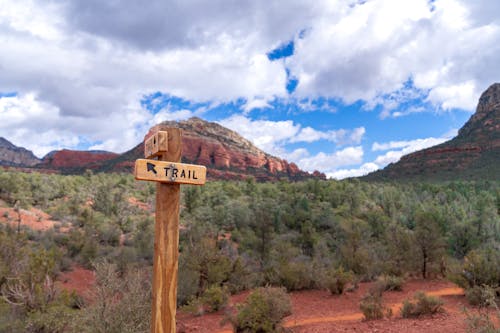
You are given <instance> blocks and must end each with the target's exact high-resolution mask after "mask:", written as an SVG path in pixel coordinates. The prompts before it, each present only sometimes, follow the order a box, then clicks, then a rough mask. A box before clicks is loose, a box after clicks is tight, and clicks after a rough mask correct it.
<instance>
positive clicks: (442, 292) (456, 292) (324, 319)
mask: <svg viewBox="0 0 500 333" xmlns="http://www.w3.org/2000/svg"><path fill="white" fill-rule="evenodd" d="M463 294H464V291H463V289H461V288H443V289H439V290H434V291H429V292H426V295H429V296H461V295H463ZM402 305H403V303H401V302H399V303H395V304H391V305H390V306H389V307H390V308H391V309H392V312H393V313H398V312H399V310H400V309H401V307H402ZM445 308H446V305H445ZM363 318H364V316H363V314H362V313H361V312H355V313H351V314H345V315H339V316H321V317H311V318H305V319H293V320H285V323H284V325H283V326H284V327H286V328H293V327H299V326H306V325H312V324H320V323H333V322H344V321H358V320H362V319H363ZM232 332H233V331H232V330H231V329H224V330H221V331H218V332H217V333H232Z"/></svg>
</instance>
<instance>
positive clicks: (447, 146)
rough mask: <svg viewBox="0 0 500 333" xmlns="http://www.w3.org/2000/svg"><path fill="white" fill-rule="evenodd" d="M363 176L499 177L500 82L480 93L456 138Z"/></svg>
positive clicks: (428, 177) (373, 178)
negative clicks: (473, 111)
mask: <svg viewBox="0 0 500 333" xmlns="http://www.w3.org/2000/svg"><path fill="white" fill-rule="evenodd" d="M364 178H365V179H368V180H379V179H380V180H384V179H417V180H425V179H438V180H454V179H493V180H498V179H500V83H495V84H493V85H492V86H490V87H489V88H488V89H487V90H486V91H485V92H484V93H483V94H482V95H481V97H480V99H479V103H478V106H477V109H476V112H475V113H474V115H472V117H471V118H470V119H469V120H468V121H467V123H466V124H465V125H464V126H463V127H462V128H461V129H460V130H459V132H458V135H457V136H456V137H455V138H453V139H452V140H450V141H447V142H444V143H442V144H440V145H437V146H434V147H431V148H427V149H424V150H421V151H417V152H414V153H412V154H408V155H406V156H403V157H402V158H401V160H400V161H399V162H397V163H394V164H389V165H388V166H387V167H386V168H385V169H383V170H379V171H376V172H374V173H371V174H369V175H367V176H365V177H364Z"/></svg>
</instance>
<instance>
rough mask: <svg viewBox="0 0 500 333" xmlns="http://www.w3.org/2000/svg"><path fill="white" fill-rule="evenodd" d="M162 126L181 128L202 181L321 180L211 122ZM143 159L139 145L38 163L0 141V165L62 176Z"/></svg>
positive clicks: (188, 158)
mask: <svg viewBox="0 0 500 333" xmlns="http://www.w3.org/2000/svg"><path fill="white" fill-rule="evenodd" d="M162 125H165V126H168V127H179V128H181V129H182V130H183V138H182V140H183V153H182V161H183V162H184V163H193V164H200V165H204V166H206V167H207V169H208V172H207V174H208V179H212V180H216V179H232V180H242V179H245V178H247V177H249V176H252V177H254V178H255V179H257V180H259V181H268V180H271V181H272V180H279V179H288V180H303V179H308V178H325V175H324V174H322V173H319V172H315V173H313V174H310V173H308V172H305V171H302V170H300V169H299V168H298V166H297V165H295V164H294V163H288V162H287V161H285V160H282V159H279V158H277V157H274V156H272V155H269V154H267V153H265V152H264V151H262V150H260V149H259V148H257V147H255V146H254V145H253V144H252V143H251V142H250V141H248V140H246V139H244V138H243V137H241V136H240V135H239V134H238V133H236V132H234V131H231V130H229V129H227V128H225V127H223V126H221V125H219V124H217V123H211V122H207V121H204V120H202V119H200V118H191V119H189V120H186V121H181V122H164V123H162ZM2 142H5V143H2ZM4 147H5V148H4ZM30 154H31V155H30ZM30 156H31V157H30ZM143 157H144V147H143V143H142V142H141V143H139V144H137V146H135V147H134V148H133V149H131V150H129V151H127V152H125V153H123V154H116V153H111V152H106V151H76V150H68V149H63V150H58V151H53V152H51V153H49V154H47V155H46V156H45V157H44V158H43V159H42V160H41V161H40V160H39V159H37V158H36V157H35V156H34V155H33V154H32V153H31V152H29V151H27V150H26V149H24V148H19V147H16V146H14V145H12V144H11V143H10V142H8V141H6V140H4V141H0V158H1V159H0V165H5V166H14V167H22V168H26V167H34V168H36V169H38V170H43V171H48V172H57V173H63V174H80V173H83V172H85V170H89V169H90V170H93V171H95V172H132V169H133V166H134V162H135V160H136V159H138V158H143Z"/></svg>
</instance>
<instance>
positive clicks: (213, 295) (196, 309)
mask: <svg viewBox="0 0 500 333" xmlns="http://www.w3.org/2000/svg"><path fill="white" fill-rule="evenodd" d="M228 300H229V292H228V290H227V288H226V287H220V286H216V285H214V286H211V287H210V288H208V289H207V290H205V292H204V293H203V295H202V296H201V297H198V298H195V299H193V300H191V301H190V302H189V303H188V304H187V305H186V306H185V307H184V310H185V311H187V312H189V313H192V314H194V315H196V316H201V315H203V314H204V313H205V312H217V311H219V310H221V309H223V308H225V307H226V305H227V303H228Z"/></svg>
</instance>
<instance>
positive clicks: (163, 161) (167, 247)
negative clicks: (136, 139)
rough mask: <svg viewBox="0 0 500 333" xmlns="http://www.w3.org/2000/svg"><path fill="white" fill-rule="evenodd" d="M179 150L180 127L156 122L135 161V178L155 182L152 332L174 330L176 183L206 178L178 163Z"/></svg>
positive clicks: (201, 169)
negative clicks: (140, 157)
mask: <svg viewBox="0 0 500 333" xmlns="http://www.w3.org/2000/svg"><path fill="white" fill-rule="evenodd" d="M181 154H182V131H181V129H179V128H172V127H164V126H161V125H158V126H155V127H153V128H151V129H150V131H149V133H148V134H147V135H146V137H145V138H144V156H145V158H146V159H138V160H137V161H136V162H135V170H134V174H135V178H136V179H137V180H149V181H155V182H157V184H156V216H155V242H154V259H153V304H152V314H151V315H152V317H151V332H152V333H160V332H161V333H175V331H176V329H175V313H176V308H177V269H178V260H179V204H180V184H193V185H203V184H204V183H205V178H206V168H205V167H204V166H200V165H192V164H182V163H180V162H181ZM154 157H156V158H158V159H157V160H155V159H151V158H154Z"/></svg>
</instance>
